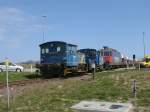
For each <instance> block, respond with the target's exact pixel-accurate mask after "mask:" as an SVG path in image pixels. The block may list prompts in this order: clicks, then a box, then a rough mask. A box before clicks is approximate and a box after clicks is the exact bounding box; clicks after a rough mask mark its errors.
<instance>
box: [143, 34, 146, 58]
mask: <svg viewBox="0 0 150 112" xmlns="http://www.w3.org/2000/svg"><path fill="white" fill-rule="evenodd" d="M145 48H146V46H145V32H143V49H144V57H145Z"/></svg>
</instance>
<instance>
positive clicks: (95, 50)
mask: <svg viewBox="0 0 150 112" xmlns="http://www.w3.org/2000/svg"><path fill="white" fill-rule="evenodd" d="M85 50H89V51H96V49H90V48H85V49H80V50H78V51H85Z"/></svg>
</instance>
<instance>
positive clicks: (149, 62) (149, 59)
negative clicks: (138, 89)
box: [140, 55, 150, 68]
mask: <svg viewBox="0 0 150 112" xmlns="http://www.w3.org/2000/svg"><path fill="white" fill-rule="evenodd" d="M140 65H141V67H146V68H148V67H150V55H147V56H145V57H144V59H143V61H142V62H140Z"/></svg>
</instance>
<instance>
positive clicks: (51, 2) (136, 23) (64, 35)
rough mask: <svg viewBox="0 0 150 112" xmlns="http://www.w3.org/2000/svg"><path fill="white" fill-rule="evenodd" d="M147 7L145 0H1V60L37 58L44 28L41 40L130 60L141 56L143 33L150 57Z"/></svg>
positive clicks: (149, 29)
mask: <svg viewBox="0 0 150 112" xmlns="http://www.w3.org/2000/svg"><path fill="white" fill-rule="evenodd" d="M149 4H150V1H149V0H0V51H1V53H0V60H3V59H5V57H8V58H9V59H11V60H12V61H14V62H18V61H25V60H39V57H40V56H39V46H38V45H39V44H40V43H42V42H43V41H42V32H43V29H44V31H45V41H53V40H61V41H66V42H69V43H72V44H77V45H78V48H96V49H100V48H102V47H103V46H104V45H107V46H109V47H112V48H115V49H117V50H119V51H120V52H122V53H123V54H125V55H127V56H129V57H132V54H136V55H137V57H142V56H143V46H142V32H145V41H146V46H147V47H146V53H147V54H148V53H149V54H150V50H149V49H148V47H149V44H150V38H149V37H150V13H149V12H150V7H149ZM43 15H46V16H47V18H45V20H44V19H43V18H42V16H43Z"/></svg>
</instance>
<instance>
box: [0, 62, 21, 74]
mask: <svg viewBox="0 0 150 112" xmlns="http://www.w3.org/2000/svg"><path fill="white" fill-rule="evenodd" d="M7 69H8V71H16V72H22V71H23V70H24V68H23V67H22V66H19V65H16V64H13V63H9V65H8V67H7ZM3 71H6V65H5V62H2V63H0V72H3Z"/></svg>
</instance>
